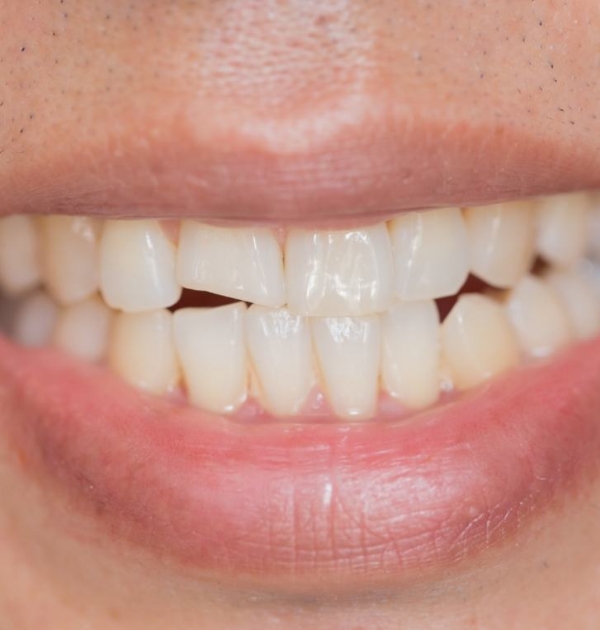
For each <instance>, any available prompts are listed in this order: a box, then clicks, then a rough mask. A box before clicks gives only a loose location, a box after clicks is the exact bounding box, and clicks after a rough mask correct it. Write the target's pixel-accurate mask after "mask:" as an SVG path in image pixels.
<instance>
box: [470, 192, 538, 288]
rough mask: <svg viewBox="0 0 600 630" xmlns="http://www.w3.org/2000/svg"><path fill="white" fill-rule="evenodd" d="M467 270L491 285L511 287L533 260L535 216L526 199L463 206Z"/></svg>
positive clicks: (525, 271)
mask: <svg viewBox="0 0 600 630" xmlns="http://www.w3.org/2000/svg"><path fill="white" fill-rule="evenodd" d="M465 221H466V224H467V231H468V234H469V253H470V260H471V271H472V273H473V274H474V275H476V276H477V277H479V278H481V279H482V280H485V281H486V282H487V283H488V284H491V285H492V286H494V287H501V288H508V287H512V286H513V285H514V284H516V282H517V281H518V280H519V279H520V278H522V277H523V276H524V275H525V274H526V273H527V271H528V270H529V268H530V267H531V264H532V262H533V258H534V253H535V216H534V212H533V206H532V204H531V203H528V202H524V201H521V202H513V203H499V204H495V205H492V206H485V207H482V208H467V209H466V210H465Z"/></svg>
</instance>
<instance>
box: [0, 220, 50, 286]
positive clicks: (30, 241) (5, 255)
mask: <svg viewBox="0 0 600 630" xmlns="http://www.w3.org/2000/svg"><path fill="white" fill-rule="evenodd" d="M40 280H41V270H40V260H39V233H38V228H37V225H36V222H35V220H34V219H33V218H32V217H28V216H23V215H17V216H10V217H4V218H0V288H1V289H3V290H4V291H6V292H7V293H11V294H12V293H22V292H24V291H28V290H29V289H32V288H33V287H35V286H37V285H38V284H39V283H40Z"/></svg>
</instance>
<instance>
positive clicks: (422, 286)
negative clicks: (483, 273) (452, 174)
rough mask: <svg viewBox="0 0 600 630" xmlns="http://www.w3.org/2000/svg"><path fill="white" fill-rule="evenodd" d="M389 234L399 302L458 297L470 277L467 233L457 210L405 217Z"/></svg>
mask: <svg viewBox="0 0 600 630" xmlns="http://www.w3.org/2000/svg"><path fill="white" fill-rule="evenodd" d="M390 234H391V238H392V246H393V251H394V257H395V263H396V295H397V296H398V297H399V298H400V299H402V300H404V301H409V300H410V301H411V300H433V299H437V298H441V297H447V296H450V295H454V294H455V293H458V291H459V289H460V288H461V287H462V285H463V284H464V283H465V280H466V279H467V276H468V274H469V249H468V247H469V243H468V238H467V230H466V226H465V222H464V220H463V217H462V214H461V211H460V210H459V209H458V208H442V209H440V210H429V211H427V212H411V213H409V214H405V215H403V216H400V217H398V218H397V219H394V220H393V221H391V222H390Z"/></svg>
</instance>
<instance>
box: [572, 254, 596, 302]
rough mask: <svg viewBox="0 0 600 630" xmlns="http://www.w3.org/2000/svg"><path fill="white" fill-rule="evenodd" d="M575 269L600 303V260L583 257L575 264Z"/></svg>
mask: <svg viewBox="0 0 600 630" xmlns="http://www.w3.org/2000/svg"><path fill="white" fill-rule="evenodd" d="M577 271H578V272H579V273H580V274H581V275H582V276H583V277H584V278H585V280H586V282H587V284H588V286H590V287H591V288H592V289H593V291H594V295H595V296H596V300H597V302H598V304H599V305H600V262H594V261H592V260H588V259H584V260H582V261H581V262H580V263H579V265H578V266H577Z"/></svg>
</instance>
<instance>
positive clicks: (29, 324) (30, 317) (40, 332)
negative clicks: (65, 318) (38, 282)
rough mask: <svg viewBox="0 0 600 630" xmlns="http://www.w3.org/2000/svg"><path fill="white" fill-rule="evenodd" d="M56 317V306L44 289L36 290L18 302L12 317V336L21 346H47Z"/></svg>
mask: <svg viewBox="0 0 600 630" xmlns="http://www.w3.org/2000/svg"><path fill="white" fill-rule="evenodd" d="M57 317H58V306H57V305H56V303H55V302H54V300H53V299H52V298H51V297H50V296H49V295H48V294H47V293H45V292H44V291H36V292H35V293H31V294H30V295H28V296H26V297H25V298H23V300H22V301H21V302H20V303H19V304H18V306H17V308H16V311H15V314H14V319H13V334H12V337H13V338H14V339H15V341H17V342H18V343H20V344H21V345H23V346H28V347H31V348H39V347H41V346H47V345H48V344H49V343H50V341H51V340H52V333H53V331H54V327H55V325H56V319H57Z"/></svg>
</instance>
